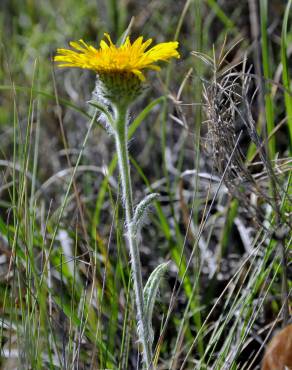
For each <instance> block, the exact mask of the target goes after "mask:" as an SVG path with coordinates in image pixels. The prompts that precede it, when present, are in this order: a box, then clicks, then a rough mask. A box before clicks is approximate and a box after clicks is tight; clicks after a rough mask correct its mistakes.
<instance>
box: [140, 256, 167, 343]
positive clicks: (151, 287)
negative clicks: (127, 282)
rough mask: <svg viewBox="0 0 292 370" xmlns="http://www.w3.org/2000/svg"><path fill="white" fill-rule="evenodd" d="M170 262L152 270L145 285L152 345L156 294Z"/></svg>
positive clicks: (145, 300)
mask: <svg viewBox="0 0 292 370" xmlns="http://www.w3.org/2000/svg"><path fill="white" fill-rule="evenodd" d="M168 265H169V262H164V263H161V264H160V265H158V266H157V267H156V268H155V270H153V271H152V273H151V275H150V276H149V278H148V281H147V283H146V285H145V287H144V290H143V294H144V317H145V321H146V324H147V326H148V333H149V340H150V343H151V345H152V344H153V340H154V334H153V329H152V314H153V308H154V304H155V301H156V296H157V292H158V288H159V285H160V282H161V279H162V278H163V275H164V273H165V271H166V270H167V267H168Z"/></svg>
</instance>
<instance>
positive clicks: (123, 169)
mask: <svg viewBox="0 0 292 370" xmlns="http://www.w3.org/2000/svg"><path fill="white" fill-rule="evenodd" d="M115 108H116V112H115V126H116V127H115V129H116V130H115V143H116V150H117V156H118V164H119V171H120V176H121V183H122V193H123V202H124V208H125V212H126V235H127V242H128V246H129V250H130V256H131V268H132V274H133V282H134V292H135V299H136V307H137V328H138V336H139V340H140V341H141V343H142V346H143V358H144V362H145V365H146V367H147V369H153V367H152V365H151V360H152V354H151V348H150V341H149V333H148V328H147V325H146V321H145V316H144V310H143V307H144V305H143V282H142V273H141V262H140V254H139V249H138V246H137V242H136V239H135V233H134V230H133V227H134V225H133V222H132V221H133V215H134V209H133V195H132V185H131V177H130V164H129V154H128V146H127V143H128V130H127V126H128V125H127V124H128V122H127V121H128V118H127V115H128V109H127V108H128V107H127V106H125V105H123V104H121V105H120V106H116V107H115Z"/></svg>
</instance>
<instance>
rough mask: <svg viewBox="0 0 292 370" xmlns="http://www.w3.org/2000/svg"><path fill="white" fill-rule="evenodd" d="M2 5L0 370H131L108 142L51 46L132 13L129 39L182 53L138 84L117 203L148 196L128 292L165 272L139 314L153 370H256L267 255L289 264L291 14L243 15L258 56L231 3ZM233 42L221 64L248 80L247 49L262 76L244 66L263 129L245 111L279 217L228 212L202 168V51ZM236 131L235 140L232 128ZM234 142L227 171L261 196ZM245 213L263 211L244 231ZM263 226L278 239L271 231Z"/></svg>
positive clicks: (286, 9)
mask: <svg viewBox="0 0 292 370" xmlns="http://www.w3.org/2000/svg"><path fill="white" fill-rule="evenodd" d="M4 3H5V4H4ZM4 3H3V4H4V5H3V6H2V4H1V5H0V35H1V44H0V50H1V51H0V63H1V68H0V102H1V106H0V135H1V136H0V138H1V148H0V171H1V172H0V173H1V175H0V195H1V197H0V292H1V293H0V308H1V310H0V316H1V324H0V336H1V345H0V346H1V347H0V369H5V370H9V369H13V368H19V369H30V368H31V369H36V370H37V369H92V370H93V369H121V370H126V369H129V370H131V369H135V368H137V363H138V361H139V356H138V352H139V344H138V343H137V333H136V328H135V317H136V313H135V299H134V296H133V286H132V279H131V271H130V264H129V253H128V250H127V246H126V244H125V241H124V232H125V230H124V221H123V220H124V210H123V205H122V202H121V199H120V194H121V189H120V183H119V176H118V173H117V158H116V153H115V151H114V144H113V138H112V137H111V136H108V134H107V132H106V131H105V129H104V127H103V126H102V124H97V123H96V120H95V118H96V113H95V108H94V107H93V106H92V105H90V104H88V101H89V100H91V93H92V90H93V88H94V83H95V76H94V75H93V74H91V73H89V72H87V71H84V70H70V69H65V70H58V69H55V67H54V66H53V63H52V56H53V55H54V54H55V50H56V48H58V47H67V43H68V41H69V40H78V39H80V38H83V39H84V40H86V41H88V42H91V43H92V44H94V43H95V44H96V43H98V42H99V40H100V39H101V37H102V35H103V33H104V32H110V33H111V34H112V35H113V39H115V40H118V39H119V38H120V37H121V36H122V34H123V32H124V31H125V29H126V28H127V27H128V25H129V23H130V21H131V19H132V17H134V19H133V20H132V22H133V23H132V24H131V27H130V32H131V34H132V35H133V37H136V36H138V35H140V34H143V35H145V38H146V37H152V38H153V39H154V41H155V42H163V41H168V40H174V39H176V40H178V41H179V42H180V52H181V58H180V59H179V60H178V61H175V62H171V63H170V64H169V65H167V66H166V67H165V68H163V69H162V70H161V72H160V73H159V75H158V76H157V74H156V73H153V72H150V73H149V77H148V80H147V84H148V86H147V88H145V91H144V93H143V96H142V97H141V98H140V100H139V101H138V102H137V103H136V104H135V105H134V106H133V108H132V113H131V125H130V128H129V139H130V144H129V149H130V155H131V170H132V179H133V185H134V186H133V192H134V202H135V204H138V203H139V201H140V200H141V199H142V198H143V197H144V196H145V195H146V194H149V193H151V192H158V193H160V194H161V197H160V198H159V200H157V201H155V203H154V204H153V207H152V209H151V210H150V211H149V213H148V216H147V218H146V220H145V224H144V227H143V228H142V230H141V243H140V250H141V259H142V270H143V280H144V283H145V282H146V280H147V278H148V276H149V275H150V273H151V272H152V271H153V270H154V269H155V267H157V265H159V264H160V263H162V262H166V261H171V262H170V265H169V269H168V272H167V273H166V275H165V277H164V279H163V281H162V284H161V287H160V294H159V296H158V298H157V302H156V305H155V307H154V313H153V327H154V331H155V337H154V348H155V358H154V363H155V364H157V369H172V370H176V369H181V370H182V369H211V368H212V369H218V370H219V369H232V370H233V369H248V368H250V369H256V368H259V364H260V361H261V358H262V356H263V350H264V348H261V346H260V344H259V343H258V342H257V341H256V340H255V339H254V338H259V339H260V340H262V341H264V340H267V339H268V338H267V335H268V332H269V329H270V328H271V326H272V325H273V324H274V323H275V322H276V327H280V326H281V325H282V324H283V322H282V319H281V318H282V313H281V307H282V303H283V294H282V293H281V276H282V275H283V264H282V263H281V258H280V257H279V255H278V251H279V244H280V242H282V243H283V245H284V247H285V248H286V253H287V256H288V257H289V253H291V249H289V248H291V236H290V235H291V234H289V233H290V232H291V229H289V224H288V217H287V215H288V213H289V212H291V196H292V194H291V157H289V156H291V142H292V111H291V107H292V95H291V70H290V69H289V53H290V50H291V42H292V32H291V15H290V11H291V0H289V1H288V2H285V1H281V2H280V5H279V7H277V9H274V7H273V4H272V3H270V2H268V1H266V0H261V1H260V3H259V5H260V6H259V9H258V10H259V14H258V22H259V27H260V29H261V38H260V40H258V44H257V45H254V44H252V40H251V39H250V36H249V16H248V14H249V7H248V4H247V3H246V4H245V3H244V2H243V3H240V2H238V4H236V6H232V7H230V5H229V2H228V1H222V2H220V4H219V3H218V2H215V1H211V0H206V1H201V0H186V1H182V2H163V1H153V2H148V3H147V4H146V3H145V2H142V1H135V2H132V1H131V2H126V1H108V2H107V1H98V2H96V1H93V0H90V1H87V2H81V1H80V0H68V1H66V2H57V1H56V0H48V1H45V2H37V1H34V0H30V1H27V2H19V1H17V0H13V1H11V2H8V1H7V2H4ZM240 38H244V41H242V42H240V43H238V44H236V46H235V47H234V48H233V49H232V51H231V52H230V53H229V55H228V56H227V62H226V64H224V62H223V63H222V67H225V66H226V65H227V64H228V63H233V62H238V61H239V60H242V59H243V58H244V57H245V56H246V57H247V62H246V63H247V67H250V66H252V64H254V61H253V53H252V50H253V49H252V48H253V47H259V48H260V50H261V57H262V61H261V62H262V76H254V69H253V67H251V68H252V69H251V76H252V81H253V82H251V87H250V92H249V93H250V95H251V96H252V94H254V93H255V94H257V93H259V92H256V91H255V86H256V83H255V81H257V79H259V78H262V79H263V81H264V84H263V85H264V91H263V93H264V98H265V100H264V109H265V119H263V117H260V112H258V111H257V105H256V102H255V101H256V99H254V101H253V102H251V110H252V114H253V119H254V121H255V122H256V123H257V125H258V126H257V127H256V130H257V132H258V133H259V134H260V136H261V137H262V139H263V140H265V139H266V135H268V136H269V135H270V138H269V140H267V141H266V149H267V151H268V154H269V160H271V161H273V162H271V164H272V165H271V168H272V169H274V170H275V171H276V172H275V173H276V177H277V183H276V185H275V186H276V191H277V196H278V199H277V203H278V207H279V208H278V210H276V209H274V208H273V207H272V206H273V204H272V206H271V204H270V203H273V202H269V201H267V199H266V198H264V197H262V196H261V195H259V194H258V193H257V192H256V191H253V190H252V191H250V192H249V188H248V187H247V186H246V183H244V184H243V186H241V188H242V189H243V190H242V193H243V194H247V195H246V197H247V198H246V199H248V203H244V202H243V201H242V200H241V199H238V198H237V196H235V194H234V193H232V192H230V190H228V188H227V187H226V186H225V184H224V181H225V180H226V178H224V181H220V179H221V180H222V176H223V173H222V172H220V170H219V169H218V168H217V167H216V159H217V158H218V153H214V147H213V144H214V143H213V142H212V140H213V139H214V135H213V136H212V134H211V136H210V131H209V130H210V122H207V115H206V110H205V108H206V106H205V103H206V101H205V100H204V95H205V93H206V88H208V87H209V86H210V83H211V82H212V80H213V78H214V75H213V71H212V65H211V64H212V63H213V50H214V52H215V55H216V60H217V61H218V60H220V57H219V55H220V54H221V57H222V55H223V54H224V52H223V49H224V50H228V49H229V48H231V47H232V45H234V44H235V43H236V42H237V41H238V39H240ZM224 40H226V45H225V48H223V44H224V42H225V41H224ZM193 50H195V51H196V52H198V53H204V55H206V56H207V57H206V58H207V60H208V61H209V64H208V63H204V62H202V60H199V58H196V57H195V56H194V55H191V51H193ZM206 58H205V60H206ZM279 69H280V72H281V73H280V74H279V73H278V71H279ZM190 70H192V73H191V74H190V73H189V71H190ZM241 71H242V69H241V65H240V66H239V67H237V69H236V72H238V73H240V72H241ZM246 71H247V69H246ZM217 77H218V78H219V74H218V76H217ZM238 83H239V84H240V83H241V80H240V79H238ZM178 93H179V96H177V94H178ZM176 100H180V101H182V103H183V104H182V105H179V106H178V105H177V104H176V103H175V101H176ZM218 107H219V108H221V106H220V105H219V106H218ZM238 109H240V110H241V112H243V111H244V110H243V107H242V106H241V105H239V106H238ZM178 122H181V123H182V124H179V123H178ZM262 124H264V125H266V128H267V130H265V129H263V127H262ZM236 127H238V130H239V131H237V132H236V134H237V135H238V134H239V132H240V130H241V129H242V122H240V120H239V119H238V117H237V121H236ZM278 127H279V128H278ZM275 128H277V130H276V131H275ZM207 131H209V135H207ZM245 134H246V132H245ZM246 137H247V136H245V137H244V139H242V140H241V141H240V146H241V150H242V152H243V153H244V163H245V165H246V166H247V168H248V170H249V171H250V173H251V174H252V175H253V176H254V177H257V176H259V177H258V178H257V184H258V186H259V188H260V189H259V190H261V191H263V192H264V193H266V194H270V189H271V187H270V183H273V181H274V180H273V179H271V178H270V177H269V176H267V172H268V171H267V168H266V167H265V165H263V163H260V164H257V165H252V164H253V162H261V161H262V158H260V157H259V156H258V155H255V153H256V151H257V150H258V151H259V148H257V147H256V146H252V145H251V142H250V140H248V139H246ZM247 153H248V154H247ZM245 157H248V158H249V161H251V162H249V161H247V159H246V158H245ZM252 157H254V159H253V160H251V158H252ZM227 159H228V158H227ZM289 161H290V162H289ZM283 163H284V164H283ZM285 163H286V164H285ZM223 167H224V166H223ZM278 169H280V170H278ZM238 188H240V186H238ZM274 190H275V189H274ZM247 204H248V205H247ZM254 207H256V209H257V210H258V211H262V215H261V218H260V223H257V222H256V221H255V219H256V217H257V216H255V215H254V214H253V211H254ZM279 220H280V221H281V223H282V224H283V225H284V226H283V238H282V240H280V241H279V239H277V238H276V237H275V235H274V234H273V231H274V230H276V229H278V228H279V224H277V222H278V221H279ZM289 238H290V239H289ZM289 273H290V275H288V290H289V292H290V294H291V288H292V284H291V272H289V269H288V274H289ZM252 361H253V362H252ZM138 368H141V365H138Z"/></svg>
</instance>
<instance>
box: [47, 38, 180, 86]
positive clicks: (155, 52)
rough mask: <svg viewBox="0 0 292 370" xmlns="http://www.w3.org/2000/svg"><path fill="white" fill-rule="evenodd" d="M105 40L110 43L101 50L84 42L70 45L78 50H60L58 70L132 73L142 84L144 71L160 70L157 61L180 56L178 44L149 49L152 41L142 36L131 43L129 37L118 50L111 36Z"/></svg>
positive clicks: (56, 57) (171, 43) (57, 59)
mask: <svg viewBox="0 0 292 370" xmlns="http://www.w3.org/2000/svg"><path fill="white" fill-rule="evenodd" d="M105 37H106V38H107V40H108V43H106V42H105V41H104V40H102V41H101V42H100V48H99V49H96V48H94V47H93V46H90V45H87V44H86V43H85V42H84V41H83V40H79V42H70V46H71V47H72V48H74V49H75V50H77V51H73V50H68V49H57V55H56V56H55V58H54V60H55V62H59V63H60V64H59V67H79V68H85V69H91V70H93V71H95V72H96V73H97V74H101V75H104V74H115V73H117V74H129V73H130V74H134V75H136V76H137V77H138V78H139V79H140V80H141V81H143V80H144V79H145V77H144V74H143V72H142V70H144V69H147V68H148V69H154V70H159V69H160V68H159V67H158V66H157V65H156V64H155V63H156V62H158V61H167V60H168V59H170V58H179V57H180V55H179V53H178V51H177V48H178V42H176V41H173V42H163V43H160V44H158V45H156V46H154V47H152V48H151V49H148V50H147V48H148V47H149V46H150V44H151V43H152V39H149V40H147V41H145V42H143V37H142V36H141V37H138V38H137V40H135V41H134V42H133V43H131V41H130V38H129V37H127V39H126V41H125V42H124V44H122V45H121V46H119V47H117V46H116V45H114V44H113V42H112V40H111V38H110V36H109V34H107V33H105Z"/></svg>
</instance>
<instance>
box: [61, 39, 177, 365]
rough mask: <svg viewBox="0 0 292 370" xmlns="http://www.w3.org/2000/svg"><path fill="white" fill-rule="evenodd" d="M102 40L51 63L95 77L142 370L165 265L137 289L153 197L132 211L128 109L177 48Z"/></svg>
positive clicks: (150, 357) (149, 357) (149, 347)
mask: <svg viewBox="0 0 292 370" xmlns="http://www.w3.org/2000/svg"><path fill="white" fill-rule="evenodd" d="M105 37H106V38H107V41H108V42H105V41H104V40H102V41H101V42H100V48H99V49H96V48H94V47H93V46H90V45H88V44H86V43H85V42H84V41H83V40H80V41H79V42H71V43H70V45H71V47H72V48H74V49H75V51H74V50H68V49H58V50H57V56H55V61H56V62H58V63H59V66H60V67H79V68H85V69H90V70H93V71H94V72H96V74H97V80H96V88H95V92H94V95H95V97H96V100H94V101H91V104H92V105H93V106H95V107H96V108H97V109H98V110H99V111H101V112H102V114H103V116H104V118H105V120H106V124H107V127H108V129H109V132H110V133H112V134H113V136H114V139H115V144H116V152H117V156H118V164H119V172H120V178H121V186H122V195H123V205H124V208H125V225H126V239H127V243H128V247H129V251H130V257H131V267H132V275H133V282H134V293H135V299H136V309H137V330H138V336H139V341H140V342H141V343H142V348H143V360H144V363H145V366H146V368H147V369H152V368H153V355H152V343H153V333H152V325H151V321H152V310H153V306H154V302H155V297H156V293H157V288H158V285H159V281H160V279H161V277H162V275H163V273H164V271H165V269H166V268H167V263H164V264H161V265H159V266H158V267H157V268H156V269H155V270H154V271H153V272H152V274H151V275H150V277H149V279H148V281H147V283H146V284H145V288H144V289H143V282H142V274H141V262H140V255H139V248H138V244H137V238H136V234H137V231H138V230H139V227H141V222H142V220H143V216H144V214H145V211H146V210H147V208H148V207H149V205H150V204H151V202H153V201H154V200H155V199H156V198H157V196H158V194H150V195H149V196H147V197H146V198H144V199H143V200H142V201H141V202H140V203H139V205H138V206H137V207H136V208H135V207H134V204H133V195H132V181H131V173H130V165H129V154H128V125H129V108H130V105H131V103H133V102H134V101H135V100H136V99H137V98H138V96H139V94H140V93H141V91H142V88H143V81H144V80H145V75H144V70H145V69H152V70H159V69H160V68H159V66H158V65H157V64H156V62H159V61H167V60H169V59H171V58H179V53H178V51H177V48H178V42H166V43H160V44H158V45H156V46H154V47H152V48H150V49H148V48H149V46H150V44H151V43H152V40H151V39H149V40H147V41H145V42H143V37H139V38H138V39H137V40H136V41H134V42H133V43H131V41H130V38H129V37H127V38H126V40H125V41H124V43H122V44H121V45H120V46H116V45H115V44H114V43H113V42H112V40H111V38H110V36H109V35H108V34H105Z"/></svg>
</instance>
